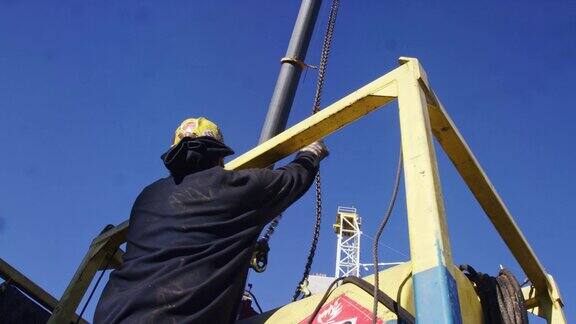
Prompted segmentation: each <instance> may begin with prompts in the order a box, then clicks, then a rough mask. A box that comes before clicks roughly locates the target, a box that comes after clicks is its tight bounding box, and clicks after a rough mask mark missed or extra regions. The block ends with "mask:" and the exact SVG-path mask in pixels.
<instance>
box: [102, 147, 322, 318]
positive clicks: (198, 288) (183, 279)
mask: <svg viewBox="0 0 576 324" xmlns="http://www.w3.org/2000/svg"><path fill="white" fill-rule="evenodd" d="M192 146H194V145H192ZM184 152H185V153H186V150H184ZM168 153H170V152H168ZM167 155H169V154H165V155H164V156H163V159H164V160H165V162H166V156H167ZM186 155H190V154H187V153H186ZM192 155H193V156H194V158H198V155H194V154H192ZM196 163H197V164H195V165H196V166H201V165H204V166H203V167H198V168H196V169H195V168H191V169H189V170H187V172H183V173H182V172H181V173H176V174H175V173H174V172H172V170H171V172H172V176H169V177H166V178H163V179H160V180H158V181H156V182H154V183H153V184H151V185H149V186H148V187H146V188H145V189H144V190H143V191H142V192H141V193H140V195H139V196H138V198H137V199H136V202H135V203H134V206H133V208H132V212H131V215H130V227H129V229H128V234H127V246H126V253H125V255H124V257H123V261H124V262H123V264H122V266H121V268H120V269H119V270H115V271H113V272H112V274H111V275H110V280H109V281H108V284H107V285H106V287H105V289H104V291H103V293H102V296H101V298H100V301H99V302H98V305H97V308H96V312H95V315H94V322H95V323H120V322H122V323H213V324H217V323H231V322H233V321H234V320H235V319H236V314H237V311H238V306H239V303H240V299H241V295H242V292H243V290H244V286H245V281H246V277H247V272H248V267H249V260H250V257H251V254H252V249H253V246H254V244H255V242H256V240H257V238H258V235H259V234H260V232H261V230H262V229H263V227H264V226H265V225H266V224H267V223H268V222H270V221H271V220H272V219H273V218H274V217H275V216H277V215H279V214H280V213H281V212H282V211H284V210H285V209H286V208H287V207H288V206H290V205H291V204H292V203H293V202H294V201H296V200H297V199H298V198H300V197H301V196H302V195H303V194H304V193H305V192H306V191H307V190H308V188H309V187H310V185H311V184H312V182H313V180H314V177H315V175H316V173H317V171H318V164H319V160H318V157H317V156H316V155H314V154H313V153H309V152H301V153H299V154H298V155H297V156H296V158H295V159H294V160H293V161H292V162H291V163H289V164H288V165H286V166H285V167H282V168H279V169H276V170H270V169H249V170H241V171H227V170H225V169H223V168H222V167H220V166H214V167H207V168H206V165H207V164H206V163H204V162H203V161H201V159H200V160H197V161H196ZM167 167H168V165H167ZM181 170H182V169H180V171H181Z"/></svg>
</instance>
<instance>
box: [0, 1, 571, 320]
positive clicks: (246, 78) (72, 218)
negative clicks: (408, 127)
mask: <svg viewBox="0 0 576 324" xmlns="http://www.w3.org/2000/svg"><path fill="white" fill-rule="evenodd" d="M328 4H329V1H326V2H325V3H324V6H323V8H322V12H321V16H320V18H319V23H318V28H317V32H316V34H315V36H314V38H313V43H312V46H311V48H310V51H309V55H308V60H307V61H308V62H309V63H311V64H317V62H318V57H319V47H320V44H321V40H322V35H323V28H324V25H325V22H326V16H327V12H328ZM298 7H299V2H298V1H274V2H272V1H242V2H238V1H218V2H216V1H203V2H200V1H194V2H187V1H161V2H157V1H16V0H10V1H8V0H4V1H0V30H2V32H1V33H0V112H1V117H0V130H1V131H0V145H1V147H2V152H3V155H2V156H3V158H2V159H1V160H0V257H2V258H3V259H5V260H6V261H8V262H9V263H11V264H12V265H14V266H15V267H16V268H18V269H19V270H20V271H22V272H23V273H24V274H26V275H27V276H29V277H30V278H31V279H33V280H34V281H36V282H37V283H38V284H39V285H40V286H42V287H44V288H45V289H46V290H48V291H49V292H50V293H52V294H53V295H55V296H56V297H59V296H60V295H61V293H62V292H63V291H64V289H65V287H66V285H67V283H68V281H69V279H70V278H71V277H72V275H73V273H74V271H75V269H76V266H77V265H78V264H79V263H80V260H81V259H82V256H83V255H84V253H85V252H86V249H87V247H88V245H89V243H90V241H91V240H92V239H93V237H94V236H95V235H97V234H98V233H99V232H100V230H101V229H102V228H103V227H104V226H105V225H106V224H109V223H111V224H117V223H120V222H122V221H123V220H125V219H126V218H127V216H128V214H129V212H130V208H131V205H132V202H133V200H134V199H135V197H136V196H137V195H138V193H139V191H140V190H141V189H142V188H143V187H144V186H145V185H147V184H148V183H150V182H152V181H154V180H155V179H157V178H159V177H163V176H165V174H166V171H165V170H164V169H163V166H162V163H161V161H160V158H159V156H160V154H161V153H162V152H164V150H165V149H166V148H167V146H168V144H169V142H170V138H171V135H172V132H173V128H174V127H175V126H176V125H177V124H178V123H179V122H180V121H181V120H182V119H184V118H186V117H189V116H207V117H209V118H210V119H212V120H214V121H215V122H217V123H218V124H219V125H220V126H221V128H222V129H223V131H224V134H225V137H226V139H227V141H228V144H230V146H232V147H233V148H234V149H235V150H236V152H238V153H242V152H245V151H246V150H248V149H249V148H251V147H252V146H254V144H255V143H256V142H257V140H258V137H259V133H260V128H261V125H262V122H263V120H264V116H265V113H266V109H267V105H268V102H269V99H270V96H271V92H272V89H273V86H274V83H275V79H276V76H277V72H278V68H279V59H280V58H281V57H282V56H283V55H284V52H285V49H286V46H287V43H288V39H289V37H290V34H291V30H292V26H293V23H294V20H295V17H296V13H297V11H298ZM332 52H333V55H332V57H331V61H330V65H329V71H328V76H327V81H326V87H325V89H326V90H325V99H324V102H323V106H326V105H327V104H329V103H331V102H333V101H335V100H336V99H338V98H340V97H342V96H344V95H346V94H348V93H349V92H351V91H353V90H354V89H357V88H359V87H360V86H362V85H364V84H365V83H367V82H369V81H371V80H373V79H375V78H377V77H378V76H380V75H382V74H384V73H385V72H387V71H389V70H390V69H392V68H394V67H395V66H396V65H397V63H396V60H397V58H398V57H399V56H402V55H405V56H414V57H418V58H419V59H420V60H421V62H422V63H423V65H424V67H425V68H426V69H427V72H428V74H429V78H430V80H431V83H432V84H433V86H434V88H435V90H436V92H437V94H438V95H439V96H440V98H441V99H442V101H443V103H444V105H445V106H446V108H447V110H448V111H449V113H450V114H451V116H452V118H453V119H454V121H455V122H456V123H457V124H458V125H459V128H460V130H461V132H462V133H463V135H464V136H465V137H466V138H467V140H468V142H469V144H470V146H471V147H472V149H473V150H474V151H475V153H476V156H477V157H478V159H479V161H480V162H481V163H482V165H483V166H484V168H485V170H486V172H487V174H488V175H489V176H490V177H491V179H492V181H493V183H494V184H495V186H496V188H497V189H498V191H499V193H500V194H501V195H502V197H503V198H504V200H505V201H506V203H507V204H508V207H509V209H510V210H511V212H512V213H513V214H514V215H515V217H516V221H517V223H518V224H519V226H520V227H521V228H522V229H523V231H524V234H525V235H526V237H527V238H528V240H529V241H530V242H531V244H532V247H533V249H534V250H535V252H536V253H537V254H538V255H539V257H540V260H541V261H542V263H543V264H544V266H545V267H546V269H547V270H548V271H549V272H550V273H552V274H553V275H554V276H555V277H556V279H557V281H558V283H559V285H560V289H561V292H562V293H563V295H564V299H565V303H566V305H567V309H566V313H567V315H568V317H569V318H572V319H573V318H574V316H575V312H574V310H573V309H574V308H573V305H574V303H575V302H576V279H575V277H574V274H573V269H574V267H575V265H576V264H575V261H574V257H573V256H574V254H573V252H572V245H573V244H574V243H575V239H574V233H575V232H574V231H575V230H574V228H575V225H576V220H574V208H573V202H574V194H575V190H574V184H575V183H576V173H575V172H574V171H573V167H574V165H575V163H576V153H575V152H574V140H575V139H576V136H575V135H574V120H575V119H576V113H575V112H574V93H575V88H574V78H573V76H574V75H575V74H576V64H575V63H574V62H575V59H576V3H575V2H574V1H521V2H519V1H474V2H470V1H464V2H448V1H436V2H433V1H343V2H342V4H341V10H340V13H339V15H338V21H337V26H336V36H335V40H334V44H333V51H332ZM315 78H316V74H315V73H314V71H309V72H308V73H307V74H306V75H305V76H304V77H303V79H302V81H301V85H300V90H299V92H298V96H297V98H296V100H295V104H294V108H293V110H292V115H291V119H290V124H293V123H295V122H296V121H298V120H301V119H302V118H305V117H306V116H307V115H308V114H309V112H310V110H311V101H312V94H313V90H314V86H315ZM397 124H398V121H397V110H396V109H395V106H390V107H388V108H386V109H382V110H380V111H378V112H376V113H374V114H372V115H370V116H369V117H368V118H365V119H362V120H361V121H359V122H358V123H356V124H354V125H352V126H350V127H348V128H346V129H344V130H342V131H340V132H339V133H337V134H335V135H333V136H331V137H329V138H328V139H327V144H328V145H329V147H330V149H331V152H332V155H331V156H330V158H329V159H328V160H327V161H326V163H324V165H323V170H322V173H323V179H324V180H325V181H324V193H323V197H324V207H325V209H324V224H323V228H322V234H321V240H320V245H319V249H318V253H317V258H316V262H315V264H314V266H313V271H314V272H323V273H328V274H332V273H333V271H334V259H335V241H336V238H335V235H334V234H333V232H332V229H331V224H332V223H333V221H334V219H335V211H336V208H337V206H338V205H345V206H351V205H353V206H355V207H357V208H358V210H359V212H360V213H361V216H362V217H363V230H364V232H365V233H367V234H369V235H373V234H374V232H375V227H376V224H377V223H378V222H379V220H380V217H381V215H382V214H383V212H384V210H385V208H386V204H387V201H388V197H389V195H390V191H391V184H392V180H393V179H392V178H393V175H394V167H395V163H396V157H397V151H398V143H399V134H398V127H397ZM439 156H440V172H441V177H442V184H443V190H444V196H445V200H446V212H447V217H448V223H449V226H450V234H451V243H452V247H453V253H454V257H455V262H457V263H469V264H471V265H473V266H475V267H476V268H477V269H478V270H480V271H482V272H487V273H492V274H494V273H496V272H497V271H498V265H499V264H502V265H505V266H507V267H510V268H511V269H512V270H513V271H514V273H515V274H516V275H517V276H518V277H519V278H520V279H523V274H522V273H521V271H520V270H519V267H518V266H517V264H516V262H515V261H514V259H513V257H512V256H511V254H510V253H509V252H508V251H507V250H506V248H505V246H504V244H503V243H502V241H501V240H500V239H499V237H498V236H497V235H496V234H495V232H494V231H493V229H492V226H491V224H490V223H489V221H488V220H487V218H486V217H484V214H483V212H482V210H481V209H480V208H479V206H478V204H477V203H476V202H475V200H474V199H473V197H472V195H471V194H470V192H469V191H468V190H467V189H466V187H465V186H464V185H463V183H462V181H461V180H460V179H459V177H458V176H457V175H456V173H455V170H454V168H453V167H452V165H451V164H450V163H449V162H448V161H447V159H446V158H445V157H444V156H443V155H442V154H439ZM402 190H403V189H402ZM312 198H313V194H312V192H310V193H309V194H308V195H307V196H306V197H305V198H303V199H302V200H301V201H299V202H298V203H296V204H295V205H294V206H293V207H292V208H290V209H289V211H288V212H287V213H286V215H285V219H284V220H283V222H282V224H281V226H280V227H279V229H278V231H277V235H275V237H274V238H273V240H272V243H271V244H272V252H271V259H270V265H269V270H268V271H267V272H266V273H264V274H251V275H250V278H249V281H250V282H251V283H253V284H254V292H255V293H256V294H257V295H258V297H259V299H260V301H261V303H262V304H263V306H265V307H266V308H269V307H273V306H278V305H281V304H283V303H286V302H287V301H288V300H289V299H290V298H291V296H292V292H293V290H294V287H295V285H296V284H297V282H298V280H299V278H300V276H301V272H302V268H303V265H304V262H305V258H306V252H307V249H308V246H309V241H310V238H311V231H312V223H313V217H314V212H313V208H314V207H313V203H314V202H313V199H312ZM405 219H406V217H405V200H404V195H403V191H402V195H400V199H399V204H398V208H397V209H396V211H395V213H394V215H393V218H392V220H391V223H390V225H389V227H388V228H387V229H386V231H385V233H384V235H383V239H382V242H383V243H385V244H386V245H389V246H391V247H393V248H395V249H396V250H398V251H400V252H402V253H403V254H408V239H407V227H406V220H405ZM370 245H371V242H370V240H369V239H367V238H366V239H364V241H363V249H362V253H363V259H364V261H369V260H370V259H369V255H370V253H369V246H370ZM381 258H382V259H383V260H384V261H398V260H405V259H406V256H404V255H402V254H399V253H396V252H393V251H392V250H390V249H385V248H383V249H382V253H381ZM383 284H385V283H383ZM94 304H95V300H94V301H93V303H92V305H91V306H90V307H89V309H88V311H87V313H86V316H87V318H91V317H92V312H93V309H94Z"/></svg>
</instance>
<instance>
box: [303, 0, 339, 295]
mask: <svg viewBox="0 0 576 324" xmlns="http://www.w3.org/2000/svg"><path fill="white" fill-rule="evenodd" d="M339 5H340V0H332V5H331V6H330V15H329V16H328V25H327V26H326V33H325V34H324V42H323V44H322V54H321V55H320V65H319V67H318V80H317V83H316V93H315V94H314V103H313V105H312V114H315V113H317V112H318V111H320V104H321V102H322V90H324V79H325V78H326V69H327V67H328V57H329V56H330V48H331V46H332V39H333V37H334V26H335V25H336V16H337V15H338V7H339ZM321 222H322V181H321V177H320V171H318V174H316V222H315V223H314V231H313V235H312V243H311V245H310V250H309V251H308V257H307V259H306V265H305V266H304V273H303V274H302V279H300V282H299V283H298V286H297V287H296V291H295V292H294V296H293V297H292V300H293V301H296V299H298V296H299V295H300V293H302V292H303V287H304V285H305V284H306V282H307V281H308V276H309V275H310V270H311V268H312V263H313V262H314V256H315V254H316V247H317V245H318V239H319V237H320V224H321Z"/></svg>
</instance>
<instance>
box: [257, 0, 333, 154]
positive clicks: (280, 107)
mask: <svg viewBox="0 0 576 324" xmlns="http://www.w3.org/2000/svg"><path fill="white" fill-rule="evenodd" d="M321 4H322V1H321V0H303V1H302V4H301V5H300V11H299V12H298V18H297V19H296V23H295V24H294V29H293V31H292V36H291V37H290V43H289V44H288V49H287V50H286V55H285V57H284V58H283V59H282V61H281V62H282V65H281V66H280V73H279V74H278V79H277V80H276V87H275V88H274V92H273V94H272V99H271V100H270V104H269V105H268V113H267V115H266V120H265V121H264V126H263V127H262V132H261V133H260V143H262V142H265V141H267V140H268V139H270V138H272V137H274V136H275V135H277V134H279V133H280V132H282V131H283V130H284V129H285V128H286V123H287V122H288V116H289V115H290V109H291V108H292V103H293V102H294V96H295V94H296V88H297V87H298V82H299V81H300V75H301V74H302V69H303V68H304V64H303V62H304V59H306V52H307V51H308V45H309V44H310V39H311V38H312V33H313V31H314V25H315V24H316V19H317V18H318V12H319V11H320V6H321Z"/></svg>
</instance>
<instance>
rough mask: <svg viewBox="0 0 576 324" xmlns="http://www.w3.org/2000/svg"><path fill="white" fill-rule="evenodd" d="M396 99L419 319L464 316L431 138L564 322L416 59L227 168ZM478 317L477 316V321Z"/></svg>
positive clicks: (107, 243)
mask: <svg viewBox="0 0 576 324" xmlns="http://www.w3.org/2000/svg"><path fill="white" fill-rule="evenodd" d="M394 99H398V106H399V114H400V131H401V138H402V153H403V162H404V175H405V188H406V203H407V213H408V227H409V236H410V255H411V261H410V266H411V273H412V277H413V285H412V287H413V288H412V289H413V293H414V294H413V298H414V306H415V314H414V315H415V318H416V320H417V321H421V322H425V323H432V322H434V323H460V322H467V318H465V316H464V314H463V312H461V309H460V308H461V305H460V301H459V291H461V287H460V284H459V282H460V281H459V280H455V279H454V278H455V277H456V275H458V276H460V274H456V273H455V272H456V271H458V270H457V268H456V267H455V266H454V264H453V261H452V255H451V249H450V241H449V236H448V232H447V226H446V218H445V214H444V202H443V201H444V200H443V197H442V190H441V185H440V181H439V174H438V166H437V160H436V153H435V149H434V145H433V144H434V143H433V140H434V137H435V138H436V139H437V140H438V142H439V143H440V146H441V147H442V149H443V150H444V151H445V153H446V155H447V156H448V157H449V159H450V160H451V161H452V163H453V164H454V166H455V167H456V169H457V171H458V173H459V174H460V176H461V177H462V179H463V180H464V181H465V183H466V184H467V186H468V187H469V188H470V190H471V191H472V193H473V195H474V196H475V197H476V199H477V201H478V202H479V204H480V206H481V207H482V208H483V210H484V211H485V213H486V215H487V216H488V217H489V219H490V221H491V222H492V224H493V225H494V227H495V228H496V230H497V232H498V233H499V234H500V237H501V238H502V239H503V240H504V242H505V243H506V245H507V246H508V248H509V249H510V251H511V252H512V254H513V255H514V257H515V258H516V260H517V262H518V263H519V264H520V266H521V267H522V269H523V270H524V273H525V274H526V276H527V277H528V279H530V282H531V287H527V289H526V291H525V296H526V299H527V305H528V307H529V309H530V311H531V312H533V313H534V314H536V315H538V316H540V317H543V318H545V319H546V320H547V321H548V323H565V322H566V319H565V317H564V313H563V310H562V307H563V304H562V300H561V297H560V294H559V292H558V287H557V286H556V284H555V282H554V280H553V279H552V277H551V276H550V275H548V274H547V273H546V272H545V271H544V268H543V267H542V265H541V264H540V262H539V260H538V258H537V256H536V255H535V253H534V251H533V250H532V248H531V247H530V245H529V244H528V241H527V240H526V238H525V237H524V235H523V234H522V232H521V231H520V229H519V228H518V226H517V225H516V223H515V221H514V219H513V218H512V216H511V214H510V212H509V211H508V209H507V208H506V205H505V204H504V202H503V200H502V199H501V198H500V196H499V195H498V193H497V192H496V190H495V189H494V186H493V185H492V184H491V182H490V180H489V179H488V177H487V176H486V174H485V173H484V171H483V170H482V168H481V166H480V164H479V163H478V161H477V159H476V158H475V157H474V155H473V153H472V151H471V150H470V148H469V147H468V145H467V144H466V142H465V141H464V139H463V137H462V136H461V135H460V132H459V131H458V129H457V128H456V126H455V124H454V123H453V122H452V120H451V119H450V117H449V116H448V114H447V113H446V110H445V109H444V107H443V106H442V104H441V103H440V101H439V100H438V97H437V96H436V95H435V94H434V92H433V90H432V88H431V87H430V84H429V82H428V79H427V76H426V73H425V71H424V69H423V68H422V66H421V65H420V63H419V62H418V60H417V59H414V58H406V57H402V58H400V66H399V67H398V68H396V69H394V70H392V71H390V72H389V73H387V74H385V75H384V76H382V77H380V78H378V79H377V80H375V81H373V82H371V83H369V84H367V85H365V86H364V87H362V88H360V89H358V90H357V91H355V92H353V93H351V94H349V95H348V96H346V97H344V98H342V99H340V100H338V101H337V102H335V103H333V104H331V105H330V106H328V107H326V108H325V109H323V110H321V111H320V112H318V113H317V114H315V115H313V116H311V117H309V118H306V119H305V120H303V121H301V122H299V123H298V124H296V125H294V126H292V127H291V128H289V129H287V130H286V131H284V132H282V133H280V134H278V135H277V136H275V137H273V138H272V139H270V140H268V141H266V142H264V143H262V144H261V145H258V146H257V147H255V148H254V149H252V150H250V151H248V152H246V153H245V154H243V155H241V156H239V157H238V158H236V159H234V160H233V161H231V162H230V163H228V164H227V165H226V169H229V170H239V169H246V168H261V167H266V166H268V165H270V164H273V163H274V162H276V161H278V160H280V159H282V158H284V157H286V156H288V155H290V154H292V153H294V152H296V151H297V150H299V149H300V148H302V147H304V146H306V145H308V144H310V143H312V142H314V141H316V140H319V139H321V138H324V137H325V136H327V135H329V134H331V133H333V132H334V131H336V130H338V129H340V128H342V127H344V126H346V125H348V124H350V123H352V122H354V121H355V120H357V119H359V118H360V117H362V116H364V115H366V114H368V113H370V112H372V111H374V110H376V109H378V108H380V107H382V106H384V105H386V104H387V103H390V102H391V101H392V100H394ZM127 228H128V222H127V221H126V222H124V223H122V224H120V225H118V226H117V227H115V228H113V229H111V230H109V231H107V232H105V233H103V234H101V235H100V236H98V237H97V238H95V239H94V241H93V242H92V244H91V246H90V250H89V251H88V253H87V255H86V256H85V258H84V260H83V261H82V264H81V265H80V267H79V268H78V270H77V271H76V273H75V275H74V278H73V279H72V281H71V282H70V284H69V285H68V287H67V289H66V291H65V292H64V294H63V296H62V298H61V299H60V301H59V304H58V306H57V307H56V309H55V311H54V314H53V316H52V317H51V319H50V321H49V323H64V322H67V321H68V320H70V319H71V318H72V316H73V313H74V311H75V309H76V307H77V306H78V304H79V302H80V300H81V298H82V296H83V295H84V294H85V292H86V289H87V288H88V285H89V284H90V282H91V280H92V278H93V277H94V275H95V273H96V272H97V271H98V270H100V268H101V267H102V265H103V260H105V259H107V258H108V257H109V256H110V255H113V256H115V257H114V258H113V260H116V262H114V264H113V265H111V266H110V267H113V266H118V264H119V262H121V258H120V256H121V251H120V250H119V249H118V247H119V246H120V244H122V243H123V242H125V235H126V230H127ZM477 320H478V319H476V321H477Z"/></svg>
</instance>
